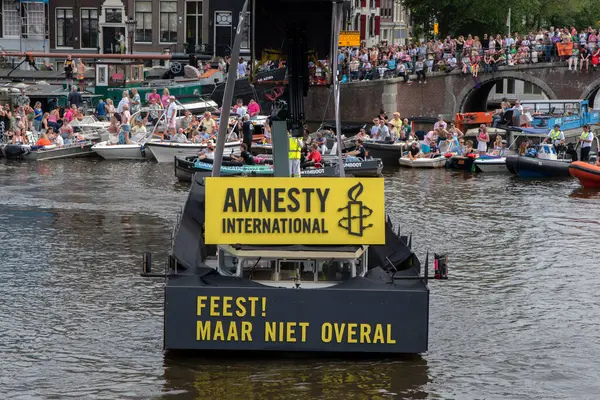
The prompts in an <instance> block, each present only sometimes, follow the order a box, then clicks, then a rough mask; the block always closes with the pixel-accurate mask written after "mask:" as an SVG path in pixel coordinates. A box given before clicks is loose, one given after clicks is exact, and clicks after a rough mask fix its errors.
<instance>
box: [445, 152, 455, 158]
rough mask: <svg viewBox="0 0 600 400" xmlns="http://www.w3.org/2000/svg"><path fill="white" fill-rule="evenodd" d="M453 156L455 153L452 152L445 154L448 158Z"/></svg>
mask: <svg viewBox="0 0 600 400" xmlns="http://www.w3.org/2000/svg"><path fill="white" fill-rule="evenodd" d="M452 156H453V154H452V153H446V154H444V157H446V158H450V157H452Z"/></svg>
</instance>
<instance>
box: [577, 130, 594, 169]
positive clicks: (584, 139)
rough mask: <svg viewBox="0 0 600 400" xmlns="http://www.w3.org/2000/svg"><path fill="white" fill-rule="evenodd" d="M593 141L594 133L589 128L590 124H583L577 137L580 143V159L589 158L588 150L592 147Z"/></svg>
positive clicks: (585, 159)
mask: <svg viewBox="0 0 600 400" xmlns="http://www.w3.org/2000/svg"><path fill="white" fill-rule="evenodd" d="M593 141H594V133H593V132H592V131H591V130H590V126H589V125H588V124H585V125H584V126H583V132H581V136H580V137H579V142H580V143H581V161H588V160H589V159H590V150H591V149H592V142H593Z"/></svg>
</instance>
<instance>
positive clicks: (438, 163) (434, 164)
mask: <svg viewBox="0 0 600 400" xmlns="http://www.w3.org/2000/svg"><path fill="white" fill-rule="evenodd" d="M398 163H399V164H400V166H401V167H407V168H442V167H444V166H445V165H446V159H445V158H444V157H441V156H440V157H435V158H430V157H422V158H417V159H416V160H411V159H410V158H408V157H401V158H399V159H398Z"/></svg>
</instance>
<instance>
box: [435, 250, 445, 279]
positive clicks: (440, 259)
mask: <svg viewBox="0 0 600 400" xmlns="http://www.w3.org/2000/svg"><path fill="white" fill-rule="evenodd" d="M433 274H434V275H433V278H434V279H448V254H436V253H434V261H433Z"/></svg>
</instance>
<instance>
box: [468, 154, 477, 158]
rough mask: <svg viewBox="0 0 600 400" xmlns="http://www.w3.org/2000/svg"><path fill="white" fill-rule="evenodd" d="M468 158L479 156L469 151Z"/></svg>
mask: <svg viewBox="0 0 600 400" xmlns="http://www.w3.org/2000/svg"><path fill="white" fill-rule="evenodd" d="M467 157H468V158H477V154H473V153H469V154H467Z"/></svg>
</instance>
